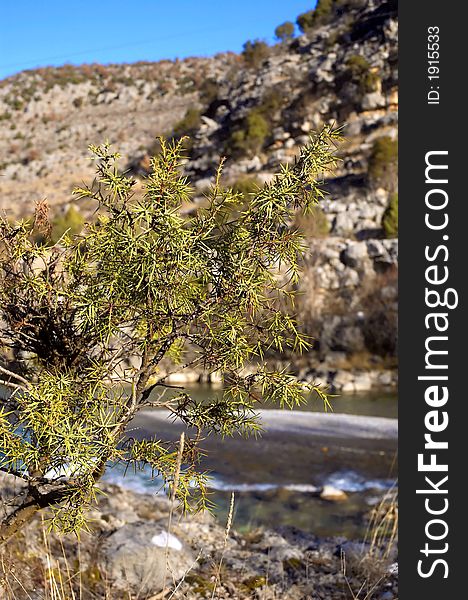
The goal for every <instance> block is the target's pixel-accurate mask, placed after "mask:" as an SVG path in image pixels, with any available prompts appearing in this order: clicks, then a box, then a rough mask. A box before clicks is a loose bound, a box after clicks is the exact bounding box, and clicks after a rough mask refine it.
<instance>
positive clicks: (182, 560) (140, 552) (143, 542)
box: [98, 521, 196, 597]
mask: <svg viewBox="0 0 468 600" xmlns="http://www.w3.org/2000/svg"><path fill="white" fill-rule="evenodd" d="M98 563H99V565H98V566H99V568H100V570H101V571H103V572H104V573H105V575H106V577H107V578H108V580H109V582H110V584H111V586H112V589H113V590H114V591H116V592H117V591H121V592H124V591H125V592H128V591H130V593H131V594H132V595H133V594H137V595H138V597H141V595H143V596H144V595H148V594H155V593H157V592H159V591H161V590H162V589H163V587H164V584H165V583H173V582H177V581H179V580H180V579H181V578H182V577H183V576H184V575H185V574H186V573H187V571H189V570H190V569H192V568H193V567H194V566H195V563H196V561H195V559H194V556H193V554H192V552H191V550H190V549H189V548H187V547H186V545H185V544H184V542H183V541H182V540H181V539H179V538H178V537H177V536H176V535H174V534H172V533H168V532H167V528H166V524H158V523H147V522H142V521H139V522H137V523H128V524H126V525H124V526H123V527H121V528H120V529H118V530H117V531H115V532H114V533H112V534H111V535H109V536H108V537H107V538H106V539H105V541H104V543H103V544H102V546H101V549H100V554H99V558H98Z"/></svg>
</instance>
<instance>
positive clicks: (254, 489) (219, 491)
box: [106, 386, 397, 538]
mask: <svg viewBox="0 0 468 600" xmlns="http://www.w3.org/2000/svg"><path fill="white" fill-rule="evenodd" d="M190 392H191V394H192V396H196V397H197V398H198V399H200V400H204V399H206V398H208V397H212V396H213V395H214V394H216V392H217V390H216V389H215V388H210V387H208V386H197V387H196V388H193V389H192V390H190ZM263 408H264V412H263V413H262V414H263V415H264V417H265V419H266V421H267V422H269V421H270V420H271V417H272V416H274V417H275V419H274V420H273V424H274V427H273V428H271V427H267V428H266V430H265V432H264V433H263V435H262V436H261V437H259V438H258V439H255V438H251V439H247V440H246V439H243V438H232V439H231V438H228V439H225V440H220V439H219V438H216V437H214V436H213V437H210V438H208V439H207V440H206V441H205V442H204V448H205V449H206V456H205V457H204V458H203V460H202V465H201V466H202V468H204V469H206V470H208V471H209V473H210V492H211V495H210V499H211V501H212V502H213V503H214V505H215V509H214V511H215V513H216V515H217V516H218V517H219V519H220V520H221V522H225V520H226V517H227V511H228V507H229V502H230V498H231V493H232V492H234V494H235V520H234V522H235V526H236V527H237V528H238V529H247V528H254V527H257V526H275V527H276V526H280V525H292V526H295V527H298V528H301V529H304V530H308V531H312V532H314V533H315V534H317V535H321V536H326V535H344V536H346V537H348V538H357V537H362V536H363V535H364V533H365V529H366V526H367V520H366V515H368V514H369V512H370V511H371V510H372V507H373V506H374V505H375V504H376V503H378V502H379V501H380V500H381V498H382V497H383V495H385V494H386V493H387V492H388V491H389V490H390V489H393V488H394V486H395V485H396V468H397V465H396V458H397V455H396V451H397V439H396V433H395V432H396V427H395V419H396V417H397V399H396V396H395V394H389V393H381V394H378V393H372V394H370V393H369V394H360V395H357V394H353V395H344V394H343V395H341V396H340V397H339V398H335V399H333V409H334V413H335V414H337V415H340V414H341V415H345V414H346V415H360V417H361V418H360V419H357V421H358V422H359V426H361V425H362V426H364V427H368V429H369V431H370V432H371V433H370V434H367V433H366V434H365V435H361V434H360V433H357V434H352V435H351V430H352V426H353V427H354V425H353V417H349V421H350V435H348V432H347V431H346V424H347V420H348V417H346V418H345V417H343V418H341V420H340V422H341V421H343V423H344V427H341V428H334V427H333V425H334V423H335V421H334V419H335V420H339V419H340V418H339V417H338V418H335V417H334V416H333V415H332V416H331V417H330V421H328V420H326V425H327V426H326V427H323V428H321V426H320V422H319V424H318V426H316V427H315V428H308V426H306V427H297V426H292V425H291V423H290V422H289V421H290V420H288V418H287V414H286V413H284V415H285V416H284V417H283V416H282V414H283V413H278V411H271V410H269V407H268V405H265V406H264V407H263ZM271 408H273V407H271ZM299 410H300V411H304V412H309V413H310V412H323V406H322V405H320V403H319V401H317V400H313V399H311V400H310V402H308V403H307V404H306V405H304V406H302V407H301V408H300V409H299ZM373 417H383V419H382V418H380V419H374V418H373ZM308 420H309V419H308V417H307V416H306V415H304V416H303V417H302V416H301V415H295V422H296V423H298V424H299V425H301V424H306V425H307V422H308ZM283 421H284V422H283ZM355 421H356V419H355ZM329 423H331V425H332V426H331V427H330V426H329ZM375 424H377V425H379V426H381V425H382V424H383V426H384V429H386V425H387V424H389V426H391V428H392V427H393V429H392V432H393V433H391V435H386V434H385V435H380V434H379V433H378V432H377V433H376V434H375V435H373V434H372V431H373V430H374V425H375ZM335 429H336V431H335ZM181 430H182V429H181V428H180V426H177V424H173V423H172V422H170V421H168V420H166V419H165V418H163V417H162V416H161V413H159V416H158V414H156V412H153V413H149V412H148V413H146V414H143V415H141V416H140V417H138V419H137V420H136V421H135V422H134V423H133V425H132V432H131V434H132V436H135V437H149V436H152V435H157V436H158V437H160V439H177V438H178V436H179V435H180V431H181ZM352 431H354V429H353V430H352ZM146 475H147V474H146ZM106 477H107V479H108V480H110V481H114V482H117V483H120V484H123V485H127V486H130V487H132V488H133V489H135V490H136V491H141V492H151V491H157V490H158V489H159V488H160V487H161V482H160V481H158V480H156V481H150V480H149V479H148V477H147V476H145V474H144V473H138V472H137V473H136V474H133V473H132V474H130V473H127V475H126V477H125V478H122V473H121V472H120V471H119V469H118V468H114V469H112V470H110V471H109V472H108V474H107V476H106ZM324 485H332V486H333V487H336V488H339V489H341V490H343V491H344V492H346V494H347V499H346V500H344V501H341V502H330V501H326V500H323V499H321V498H320V497H319V491H320V489H321V488H322V487H323V486H324Z"/></svg>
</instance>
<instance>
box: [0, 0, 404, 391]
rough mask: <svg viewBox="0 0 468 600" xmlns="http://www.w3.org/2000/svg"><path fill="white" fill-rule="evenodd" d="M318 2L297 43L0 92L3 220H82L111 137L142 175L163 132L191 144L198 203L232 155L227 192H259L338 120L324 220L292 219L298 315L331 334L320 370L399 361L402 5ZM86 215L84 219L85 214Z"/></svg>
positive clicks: (252, 46)
mask: <svg viewBox="0 0 468 600" xmlns="http://www.w3.org/2000/svg"><path fill="white" fill-rule="evenodd" d="M321 4H322V5H323V6H325V7H328V8H327V10H328V13H326V15H325V17H323V16H321V18H320V19H318V18H317V19H315V22H313V23H311V24H310V25H309V26H308V27H307V28H305V29H306V31H305V32H303V33H302V34H301V35H300V36H298V37H295V38H291V39H285V40H283V41H282V42H280V43H278V44H276V45H275V46H272V47H268V46H266V45H265V44H263V43H260V42H253V43H249V44H247V45H246V47H245V50H244V52H243V53H242V54H241V55H236V54H234V53H226V54H220V55H217V56H214V57H212V58H189V59H185V60H180V61H179V60H176V61H161V62H158V63H144V62H142V63H136V64H130V65H111V66H106V67H104V66H101V65H84V66H81V67H73V66H65V67H61V68H43V69H37V70H34V71H24V72H22V73H20V74H18V75H15V76H14V77H10V78H8V79H5V80H3V81H1V82H0V131H1V135H0V169H1V171H0V173H1V175H0V210H2V211H5V212H6V214H7V215H8V217H9V218H17V217H20V216H27V215H30V214H31V213H32V211H33V209H34V201H35V200H39V199H41V198H44V197H46V198H47V199H48V201H49V204H50V206H51V208H52V212H53V213H54V212H55V214H56V215H59V214H60V213H62V215H63V214H65V215H66V213H67V211H68V218H69V219H71V213H70V210H69V207H70V204H71V202H72V199H71V195H70V191H71V189H72V188H73V186H74V185H76V184H79V183H81V181H83V180H86V181H89V180H90V179H92V176H93V165H92V164H91V163H90V161H89V154H88V151H87V146H88V144H90V143H100V142H102V141H104V140H109V141H110V142H111V143H112V144H114V146H115V147H116V149H118V150H119V152H120V153H121V154H122V155H123V157H124V159H123V160H124V164H125V165H126V166H127V168H129V169H131V170H132V171H133V173H134V174H135V176H136V177H139V176H140V175H142V174H144V173H145V172H146V170H147V169H148V166H149V156H150V155H151V153H152V152H154V151H156V150H157V144H156V142H155V138H156V136H157V135H161V134H164V135H168V136H172V135H174V136H182V135H189V136H190V140H189V142H188V146H189V148H188V154H189V158H188V160H187V163H186V167H185V168H186V172H187V175H189V176H190V178H191V179H192V181H193V182H194V188H195V191H194V195H195V198H196V201H200V202H202V201H203V191H204V190H205V189H206V187H207V186H208V185H209V183H210V181H211V178H212V177H213V174H214V170H215V168H216V166H217V164H218V162H219V160H220V158H221V157H222V156H226V157H227V159H228V160H227V163H226V168H225V171H224V177H225V182H226V184H229V185H233V186H236V187H238V188H239V189H242V190H244V191H249V190H252V189H253V188H254V186H255V185H262V183H263V182H265V181H268V180H269V179H270V178H271V177H272V175H273V174H274V173H275V172H276V171H277V169H278V167H279V165H280V164H281V163H285V162H290V161H293V160H294V157H295V156H296V154H297V152H298V149H299V147H300V146H301V145H302V144H304V143H305V142H306V140H307V134H308V132H309V131H310V130H311V129H317V128H320V127H321V126H322V125H323V124H324V123H327V122H330V121H336V122H337V123H338V124H340V125H341V124H343V125H344V127H345V128H344V134H345V136H346V142H345V143H344V144H343V146H342V147H341V149H340V153H341V156H342V158H343V161H342V163H341V167H340V169H339V171H338V172H337V173H336V174H335V176H334V178H333V179H332V180H329V181H328V182H327V185H326V189H327V191H328V192H329V194H330V195H329V196H328V197H327V198H326V199H325V200H324V201H323V203H322V209H321V210H320V211H317V212H316V214H315V215H313V216H312V217H310V218H306V219H304V218H302V220H301V219H299V218H298V223H297V224H298V225H300V226H301V227H302V228H303V229H304V231H305V234H306V237H307V239H308V240H309V242H310V253H309V256H308V257H307V261H306V272H305V275H304V278H303V284H302V287H303V291H305V292H306V294H305V295H304V296H303V301H302V302H301V305H300V309H299V310H300V312H301V318H302V320H303V321H304V322H305V326H306V328H307V329H308V330H310V331H311V332H312V333H313V334H314V335H316V336H317V337H318V338H319V339H320V344H317V347H316V349H317V351H316V353H315V354H314V355H313V358H311V365H309V366H311V368H312V369H313V370H312V374H313V373H314V372H317V369H318V368H319V366H317V363H318V362H319V361H321V366H320V368H321V369H322V371H324V372H326V373H329V372H331V371H333V369H335V371H336V368H337V366H336V365H337V364H340V365H342V367H341V368H344V369H351V370H352V369H356V368H373V369H375V368H377V369H380V368H381V367H382V366H392V365H393V363H394V356H395V342H396V340H395V336H396V333H395V318H396V317H395V315H396V306H395V302H396V261H397V243H396V240H393V239H384V238H388V237H392V236H393V237H394V236H395V235H396V229H395V211H397V204H396V202H397V199H396V196H395V193H394V192H395V178H396V135H397V109H398V95H397V15H396V3H395V2H394V0H388V1H384V0H334V2H331V3H330V2H322V3H321ZM329 5H330V6H331V8H330V7H329ZM323 6H322V8H323ZM291 18H295V15H291ZM390 204H392V206H391V208H390ZM79 211H80V212H81V213H82V214H83V215H84V217H86V216H87V214H86V211H87V207H86V205H80V206H79ZM72 216H73V217H74V219H75V221H76V220H77V215H76V213H74V214H73V215H72ZM79 218H80V217H79V215H78V221H79ZM61 219H62V225H63V222H64V223H65V224H66V223H67V219H66V218H63V216H62V217H61ZM306 370H307V369H306ZM330 377H332V378H333V377H334V375H333V376H331V375H329V374H327V378H328V379H329V380H330Z"/></svg>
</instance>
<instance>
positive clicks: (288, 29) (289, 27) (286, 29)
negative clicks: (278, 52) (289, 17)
mask: <svg viewBox="0 0 468 600" xmlns="http://www.w3.org/2000/svg"><path fill="white" fill-rule="evenodd" d="M294 31H295V27H294V23H291V21H286V22H285V23H283V24H282V25H278V27H277V28H276V29H275V37H276V39H277V40H279V41H280V42H285V41H287V40H290V39H292V38H293V37H294Z"/></svg>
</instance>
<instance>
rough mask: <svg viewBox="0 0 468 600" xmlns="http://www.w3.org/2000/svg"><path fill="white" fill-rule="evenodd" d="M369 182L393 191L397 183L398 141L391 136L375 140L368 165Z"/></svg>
mask: <svg viewBox="0 0 468 600" xmlns="http://www.w3.org/2000/svg"><path fill="white" fill-rule="evenodd" d="M367 173H368V179H369V183H370V184H371V185H373V186H374V187H383V188H385V189H387V190H391V191H393V190H394V189H395V188H396V184H397V173H398V141H397V140H394V139H392V138H391V137H389V136H382V137H380V138H378V139H377V140H375V142H374V145H373V146H372V150H371V154H370V157H369V165H368V170H367Z"/></svg>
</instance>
